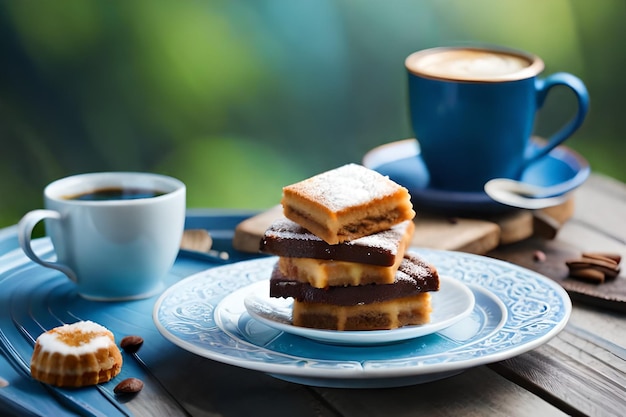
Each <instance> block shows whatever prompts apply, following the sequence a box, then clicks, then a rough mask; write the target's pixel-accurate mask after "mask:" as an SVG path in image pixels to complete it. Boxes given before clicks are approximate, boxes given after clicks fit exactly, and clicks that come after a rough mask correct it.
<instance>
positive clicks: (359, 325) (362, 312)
mask: <svg viewBox="0 0 626 417" xmlns="http://www.w3.org/2000/svg"><path fill="white" fill-rule="evenodd" d="M430 300H431V295H430V293H429V292H424V293H419V294H416V295H413V296H410V297H403V298H396V299H392V300H386V301H380V302H377V303H371V304H358V305H353V306H339V305H333V304H323V303H309V302H303V301H298V300H294V303H293V318H292V321H293V324H294V325H295V326H301V327H310V328H316V329H326V330H390V329H396V328H398V327H402V326H409V325H418V324H425V323H428V322H429V321H430V314H431V312H432V307H431V302H430Z"/></svg>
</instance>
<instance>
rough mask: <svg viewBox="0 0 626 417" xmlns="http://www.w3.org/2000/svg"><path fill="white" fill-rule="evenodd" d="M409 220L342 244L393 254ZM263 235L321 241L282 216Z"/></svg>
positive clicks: (396, 250)
mask: <svg viewBox="0 0 626 417" xmlns="http://www.w3.org/2000/svg"><path fill="white" fill-rule="evenodd" d="M409 222H411V220H405V221H403V222H401V223H399V224H396V225H394V226H392V227H391V228H390V229H387V230H384V231H382V232H379V233H375V234H372V235H368V236H364V237H361V238H358V239H354V240H351V241H348V242H344V243H342V245H346V246H363V247H368V248H375V249H382V250H384V251H385V252H389V253H391V254H393V255H395V254H396V253H397V252H398V243H399V242H400V240H401V239H402V236H404V234H405V233H406V229H407V227H408V223H409ZM265 236H267V237H272V238H276V239H289V240H302V241H318V242H322V239H320V238H319V237H317V236H316V235H314V234H313V233H311V232H309V231H308V230H306V229H305V228H303V227H302V226H300V225H299V224H298V223H296V222H294V221H292V220H289V219H287V218H284V217H282V218H279V219H277V220H275V221H274V222H273V223H272V225H271V226H270V227H269V228H268V229H267V230H266V231H265Z"/></svg>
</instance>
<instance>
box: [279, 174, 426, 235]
mask: <svg viewBox="0 0 626 417" xmlns="http://www.w3.org/2000/svg"><path fill="white" fill-rule="evenodd" d="M281 204H282V206H283V214H284V215H285V217H287V218H288V219H290V220H292V221H294V222H296V223H298V224H300V225H301V226H302V227H304V228H306V229H307V230H309V231H310V232H311V233H313V234H315V235H316V236H318V237H319V238H320V239H323V240H324V241H326V242H327V243H329V244H331V245H333V244H337V243H341V242H346V241H350V240H353V239H357V238H360V237H363V236H367V235H371V234H373V233H377V232H380V231H383V230H386V229H389V228H390V227H391V226H393V225H395V224H398V223H400V222H402V221H405V220H411V219H413V217H415V211H413V205H412V204H411V198H410V195H409V192H408V190H407V189H406V188H404V187H402V186H400V185H398V184H396V183H395V182H393V181H392V180H390V179H389V178H388V177H385V176H383V175H381V174H379V173H378V172H376V171H373V170H370V169H368V168H365V167H364V166H361V165H357V164H347V165H344V166H342V167H339V168H336V169H333V170H330V171H326V172H324V173H321V174H318V175H315V176H313V177H310V178H308V179H306V180H303V181H300V182H298V183H295V184H292V185H289V186H286V187H283V198H282V200H281Z"/></svg>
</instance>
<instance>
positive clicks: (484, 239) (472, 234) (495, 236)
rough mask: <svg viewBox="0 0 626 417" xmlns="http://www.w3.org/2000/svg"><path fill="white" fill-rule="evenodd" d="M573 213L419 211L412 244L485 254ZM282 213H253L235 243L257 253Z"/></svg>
mask: <svg viewBox="0 0 626 417" xmlns="http://www.w3.org/2000/svg"><path fill="white" fill-rule="evenodd" d="M572 213H573V200H572V199H570V200H568V201H567V202H565V203H564V204H562V205H560V206H557V207H552V208H550V209H547V210H541V211H537V212H531V211H527V210H521V211H517V212H514V213H512V214H507V215H500V216H492V217H489V218H483V219H477V218H457V217H455V218H450V217H443V216H437V215H434V214H426V213H418V215H417V216H416V219H415V233H414V234H413V240H412V242H411V243H412V246H419V247H426V248H433V249H442V250H455V251H462V252H468V253H475V254H480V255H483V254H485V253H487V252H489V251H491V250H493V249H494V248H496V247H499V246H501V245H507V244H511V243H515V242H519V241H521V240H524V239H527V238H529V237H531V236H533V235H535V236H537V235H539V236H541V237H544V238H549V239H551V238H553V237H554V236H555V235H556V231H557V230H558V228H559V227H560V226H561V225H562V224H563V223H564V222H565V221H567V220H568V219H569V218H570V217H571V215H572ZM281 216H282V207H281V206H280V205H277V206H274V207H272V208H271V209H269V210H267V211H265V212H263V213H261V214H258V215H256V216H254V217H250V218H248V219H246V220H244V221H243V222H241V223H240V224H239V225H238V226H237V227H236V228H235V235H234V237H233V247H234V248H235V249H237V250H240V251H243V252H250V253H256V252H258V251H259V243H260V241H261V238H262V237H263V233H264V232H265V230H266V229H267V228H268V227H269V225H270V224H271V223H272V222H273V221H274V220H276V219H277V218H279V217H281Z"/></svg>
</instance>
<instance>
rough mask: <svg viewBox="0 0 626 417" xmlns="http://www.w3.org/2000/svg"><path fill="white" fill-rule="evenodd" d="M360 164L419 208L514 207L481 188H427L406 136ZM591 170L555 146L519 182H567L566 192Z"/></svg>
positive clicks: (479, 210) (474, 210)
mask: <svg viewBox="0 0 626 417" xmlns="http://www.w3.org/2000/svg"><path fill="white" fill-rule="evenodd" d="M363 165H364V166H366V167H368V168H371V169H373V170H375V171H378V172H380V173H381V174H383V175H388V176H389V178H391V179H392V180H393V181H395V182H397V183H398V184H400V185H403V186H404V187H406V188H407V189H408V190H409V193H411V198H412V200H413V204H414V205H416V206H417V207H418V208H419V209H420V210H425V211H433V212H438V213H445V214H455V215H459V214H497V213H504V212H509V211H513V210H517V209H515V208H513V207H509V206H506V205H504V204H501V203H499V202H497V201H495V200H493V199H492V198H491V197H489V196H488V195H487V194H486V193H485V192H484V191H476V192H466V191H448V190H439V189H432V188H429V181H430V176H429V174H428V169H427V168H426V165H425V164H424V161H423V160H422V158H421V157H420V147H419V143H418V142H417V140H415V139H405V140H400V141H397V142H391V143H387V144H385V145H381V146H378V147H376V148H374V149H372V150H370V151H369V152H367V153H366V154H365V156H364V157H363ZM590 172H591V170H590V167H589V163H588V162H587V161H586V160H585V159H584V158H583V157H582V156H580V155H579V154H577V153H576V152H574V151H573V150H571V149H570V148H568V147H565V146H558V147H557V148H555V149H554V150H552V151H551V152H550V153H549V154H548V155H547V156H546V157H544V158H542V159H541V160H539V161H537V162H535V163H534V164H532V165H530V166H529V167H528V168H527V169H526V170H525V171H524V173H523V175H522V178H521V181H523V182H526V183H529V184H533V185H541V186H550V185H557V184H567V186H566V187H565V188H564V189H565V190H566V191H565V192H569V191H572V190H574V189H576V188H577V187H579V186H580V185H581V184H582V183H584V182H585V180H586V179H587V177H589V173H590Z"/></svg>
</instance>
